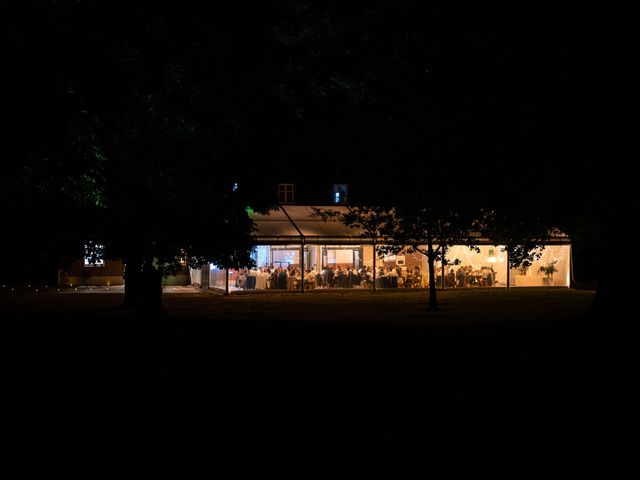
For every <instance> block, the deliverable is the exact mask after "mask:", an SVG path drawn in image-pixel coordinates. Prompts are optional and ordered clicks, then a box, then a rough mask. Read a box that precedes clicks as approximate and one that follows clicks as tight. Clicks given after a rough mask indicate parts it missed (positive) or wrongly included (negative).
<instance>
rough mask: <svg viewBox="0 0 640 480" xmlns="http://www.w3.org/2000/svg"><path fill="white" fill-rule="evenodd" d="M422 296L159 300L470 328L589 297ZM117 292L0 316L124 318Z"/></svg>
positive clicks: (180, 306)
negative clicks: (431, 307)
mask: <svg viewBox="0 0 640 480" xmlns="http://www.w3.org/2000/svg"><path fill="white" fill-rule="evenodd" d="M427 298H428V293H427V292H426V291H414V290H412V291H405V290H387V291H381V292H369V291H357V290H343V291H335V292H313V293H305V294H300V293H273V294H270V293H266V294H265V293H263V294H255V295H251V294H235V295H234V294H232V295H230V296H224V295H222V294H220V293H218V292H215V291H209V292H202V293H194V294H184V293H181V294H171V293H165V294H164V305H165V308H166V310H167V314H168V318H169V319H183V320H187V319H197V320H238V321H260V320H264V321H287V322H289V321H299V322H315V323H317V322H321V323H331V324H334V323H342V324H354V323H355V324H358V323H376V324H386V325H404V324H411V325H444V324H446V325H469V324H471V325H473V324H501V323H513V322H528V323H547V322H553V321H561V320H569V319H575V318H578V317H580V316H581V315H583V314H584V313H585V312H586V311H587V309H588V308H589V305H590V303H591V301H592V300H593V292H592V291H580V290H571V289H554V288H548V289H542V288H540V289H539V288H531V289H511V290H504V289H467V290H446V291H440V292H438V300H439V304H440V310H439V311H436V312H428V311H427V309H426V304H427ZM122 301H123V296H122V294H118V293H69V292H64V293H59V292H55V291H53V292H47V293H44V292H42V291H40V292H35V291H34V290H33V289H31V290H26V289H23V290H21V291H18V292H10V291H9V290H8V289H3V291H2V292H1V293H0V312H3V313H4V314H5V315H6V314H8V313H12V314H14V315H18V316H20V315H21V316H29V317H32V318H34V317H43V318H45V317H51V318H60V319H65V318H79V317H83V318H86V319H87V320H88V319H90V318H101V319H102V318H108V317H114V318H124V317H127V316H128V315H129V312H126V311H122V310H121V309H119V308H118V307H119V306H120V305H121V304H122Z"/></svg>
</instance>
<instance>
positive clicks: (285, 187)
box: [278, 183, 294, 203]
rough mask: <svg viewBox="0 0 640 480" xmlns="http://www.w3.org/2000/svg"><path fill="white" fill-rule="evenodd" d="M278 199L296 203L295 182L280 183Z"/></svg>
mask: <svg viewBox="0 0 640 480" xmlns="http://www.w3.org/2000/svg"><path fill="white" fill-rule="evenodd" d="M278 201H279V202H280V203H294V197H293V183H279V184H278Z"/></svg>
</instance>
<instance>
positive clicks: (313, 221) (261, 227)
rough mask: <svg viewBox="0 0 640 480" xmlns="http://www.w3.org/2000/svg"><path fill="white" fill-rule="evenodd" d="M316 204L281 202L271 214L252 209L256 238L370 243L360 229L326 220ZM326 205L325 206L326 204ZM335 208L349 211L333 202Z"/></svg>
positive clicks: (265, 241)
mask: <svg viewBox="0 0 640 480" xmlns="http://www.w3.org/2000/svg"><path fill="white" fill-rule="evenodd" d="M314 208H323V207H313V206H306V205H281V206H280V207H278V208H277V209H275V210H272V211H271V212H269V214H268V215H262V214H257V213H253V214H251V215H250V216H251V219H252V220H253V222H254V223H255V224H256V228H257V230H256V232H255V234H256V238H257V240H258V243H261V244H278V243H299V242H300V240H301V238H302V237H304V241H305V243H307V244H314V243H315V244H322V245H325V244H345V245H346V244H362V243H369V242H368V241H367V240H365V239H363V238H361V237H360V231H359V230H357V229H353V228H349V227H347V226H345V225H343V224H342V223H341V222H339V221H337V220H326V221H325V220H323V219H321V218H319V217H318V216H316V215H315V212H314V210H313V209H314ZM325 208H326V207H325ZM331 209H332V210H338V211H346V208H345V207H342V206H332V207H331Z"/></svg>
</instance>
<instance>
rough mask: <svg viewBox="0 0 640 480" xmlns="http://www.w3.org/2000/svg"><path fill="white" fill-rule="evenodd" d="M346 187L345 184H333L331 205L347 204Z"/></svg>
mask: <svg viewBox="0 0 640 480" xmlns="http://www.w3.org/2000/svg"><path fill="white" fill-rule="evenodd" d="M347 191H348V185H347V184H346V183H334V184H333V203H336V204H338V203H347Z"/></svg>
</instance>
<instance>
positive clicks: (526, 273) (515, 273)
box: [510, 245, 571, 287]
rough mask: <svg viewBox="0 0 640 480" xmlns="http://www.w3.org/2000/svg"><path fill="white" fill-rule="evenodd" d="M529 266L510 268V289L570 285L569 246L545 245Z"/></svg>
mask: <svg viewBox="0 0 640 480" xmlns="http://www.w3.org/2000/svg"><path fill="white" fill-rule="evenodd" d="M540 253H541V256H540V258H538V259H537V260H534V261H533V262H532V264H531V265H530V266H523V267H521V268H512V269H511V275H510V281H511V285H510V286H512V287H568V286H569V285H570V284H571V245H547V246H546V247H544V248H543V249H541V250H540Z"/></svg>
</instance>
